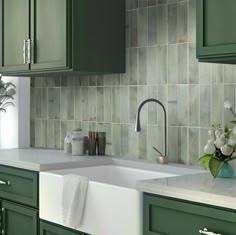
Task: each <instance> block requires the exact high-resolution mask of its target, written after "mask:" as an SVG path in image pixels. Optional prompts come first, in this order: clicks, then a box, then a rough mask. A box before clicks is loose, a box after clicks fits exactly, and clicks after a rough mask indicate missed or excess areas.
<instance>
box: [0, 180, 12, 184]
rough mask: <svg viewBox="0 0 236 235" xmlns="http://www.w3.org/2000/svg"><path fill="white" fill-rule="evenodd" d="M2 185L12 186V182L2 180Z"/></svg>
mask: <svg viewBox="0 0 236 235" xmlns="http://www.w3.org/2000/svg"><path fill="white" fill-rule="evenodd" d="M0 184H4V185H10V184H11V182H10V181H9V180H7V181H3V180H0Z"/></svg>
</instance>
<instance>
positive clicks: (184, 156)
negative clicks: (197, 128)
mask: <svg viewBox="0 0 236 235" xmlns="http://www.w3.org/2000/svg"><path fill="white" fill-rule="evenodd" d="M178 146H179V147H178V163H181V164H187V163H188V128H186V127H179V128H178Z"/></svg>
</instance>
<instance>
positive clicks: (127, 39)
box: [125, 1, 130, 48]
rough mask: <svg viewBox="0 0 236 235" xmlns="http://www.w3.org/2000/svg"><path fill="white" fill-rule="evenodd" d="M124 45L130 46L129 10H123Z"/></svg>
mask: <svg viewBox="0 0 236 235" xmlns="http://www.w3.org/2000/svg"><path fill="white" fill-rule="evenodd" d="M126 2H128V1H126ZM125 46H126V48H128V47H130V11H126V12H125Z"/></svg>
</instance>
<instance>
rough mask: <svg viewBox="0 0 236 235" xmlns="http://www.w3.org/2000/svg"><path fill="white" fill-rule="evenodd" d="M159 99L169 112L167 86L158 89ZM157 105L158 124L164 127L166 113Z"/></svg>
mask: <svg viewBox="0 0 236 235" xmlns="http://www.w3.org/2000/svg"><path fill="white" fill-rule="evenodd" d="M157 94H158V96H157V99H158V100H159V101H160V102H161V103H162V104H163V105H164V107H165V109H166V111H167V87H166V86H164V85H163V86H158V87H157ZM156 105H157V124H158V125H159V126H163V125H164V111H163V108H162V107H161V106H160V105H159V104H156Z"/></svg>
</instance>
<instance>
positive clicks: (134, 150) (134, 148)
mask: <svg viewBox="0 0 236 235" xmlns="http://www.w3.org/2000/svg"><path fill="white" fill-rule="evenodd" d="M134 127H135V125H134V124H131V125H129V127H128V130H129V142H128V157H129V158H130V159H138V158H139V153H138V150H139V148H138V134H137V132H135V130H134Z"/></svg>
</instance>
